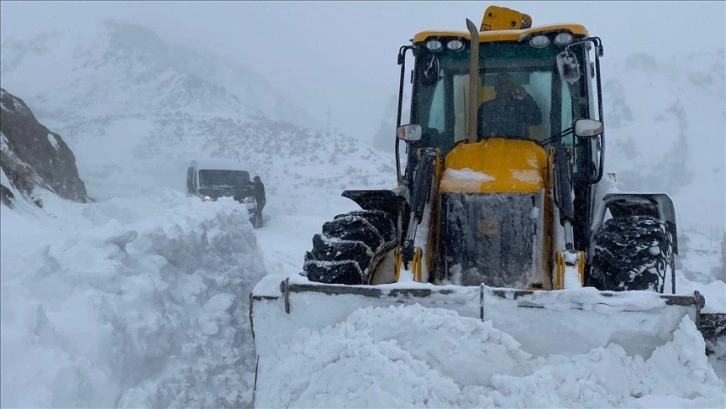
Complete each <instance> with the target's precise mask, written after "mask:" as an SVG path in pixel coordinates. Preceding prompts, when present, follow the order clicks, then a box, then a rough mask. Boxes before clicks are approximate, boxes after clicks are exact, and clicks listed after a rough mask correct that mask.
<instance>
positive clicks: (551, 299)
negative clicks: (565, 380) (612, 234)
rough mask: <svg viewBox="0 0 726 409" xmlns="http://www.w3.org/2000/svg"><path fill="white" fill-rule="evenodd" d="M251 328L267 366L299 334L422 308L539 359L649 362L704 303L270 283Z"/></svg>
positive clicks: (284, 280)
mask: <svg viewBox="0 0 726 409" xmlns="http://www.w3.org/2000/svg"><path fill="white" fill-rule="evenodd" d="M250 298H251V300H250V320H251V325H252V333H253V336H254V340H255V349H256V351H257V355H258V358H259V359H260V365H264V363H265V357H270V356H275V354H276V353H277V352H279V351H277V349H278V348H284V347H285V345H286V344H287V343H289V340H290V339H292V338H294V336H295V333H296V332H297V331H298V330H300V329H302V328H306V329H308V330H313V331H317V330H321V329H322V328H324V327H326V326H328V325H333V324H336V323H340V322H342V321H345V320H346V319H347V317H348V316H349V315H350V314H351V313H352V312H353V311H355V310H356V309H359V308H364V307H376V306H378V307H385V306H389V305H400V304H404V305H408V304H419V305H421V306H424V307H427V308H446V309H451V310H455V311H457V313H458V314H459V315H460V316H463V317H471V318H475V319H481V320H483V321H489V320H491V322H492V325H493V326H494V327H495V328H497V329H499V330H501V331H503V332H506V333H508V334H509V335H511V336H512V337H513V338H514V339H515V340H516V341H518V342H519V343H520V344H521V348H522V350H524V351H526V352H528V353H530V354H532V355H533V356H548V355H563V356H571V355H576V354H582V353H586V352H588V351H590V350H591V349H593V348H597V347H601V346H605V345H607V344H609V343H616V344H619V345H621V346H622V347H623V348H624V349H625V351H626V352H627V353H628V354H630V355H636V354H637V355H641V356H643V357H645V358H647V357H649V356H650V354H651V353H652V352H653V351H654V350H655V348H657V347H658V346H660V345H663V344H665V343H666V342H668V341H670V340H672V339H673V337H672V333H673V331H675V330H676V329H677V328H678V325H679V323H680V321H681V320H682V319H683V317H685V316H689V317H690V318H691V319H692V320H693V321H694V322H695V323H696V325H697V326H698V324H699V323H698V317H699V316H700V308H701V307H702V306H703V303H704V300H703V297H701V296H700V294H698V293H694V295H693V296H683V295H678V296H676V295H662V294H658V293H655V292H651V291H629V292H603V291H597V290H596V289H594V288H579V289H573V290H558V291H522V290H514V289H503V288H491V287H487V286H486V285H481V286H471V287H464V286H447V285H442V286H435V285H432V284H422V283H414V282H407V283H405V284H404V283H397V284H389V285H375V286H351V285H335V284H322V283H316V282H311V281H308V280H307V278H305V277H286V276H273V275H270V276H266V277H264V278H263V279H262V280H261V281H260V282H259V283H258V284H257V286H255V288H254V290H253V292H252V294H251V295H250Z"/></svg>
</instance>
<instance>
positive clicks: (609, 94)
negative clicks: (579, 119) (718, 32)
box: [603, 49, 726, 234]
mask: <svg viewBox="0 0 726 409" xmlns="http://www.w3.org/2000/svg"><path fill="white" fill-rule="evenodd" d="M603 65H604V66H603V71H604V75H605V79H604V85H603V86H604V96H603V97H604V100H605V115H606V116H605V118H606V121H607V122H606V135H607V141H608V142H607V144H608V145H607V151H606V155H607V162H606V170H607V171H611V172H616V173H617V178H618V182H619V184H620V189H621V190H633V191H659V192H666V193H668V194H669V195H671V197H672V198H673V200H674V204H675V206H676V212H677V213H676V215H677V218H678V223H679V228H680V229H689V228H692V229H696V230H698V231H701V232H702V233H704V234H711V232H712V230H714V231H715V232H716V233H717V234H718V233H719V232H723V231H724V229H726V210H724V209H726V202H725V200H726V169H725V166H724V164H725V163H726V157H725V156H724V155H725V154H726V150H725V146H724V143H725V139H724V135H726V108H725V107H726V91H724V90H726V83H725V82H724V81H725V80H726V75H724V72H726V71H724V50H723V49H721V50H717V51H715V52H713V53H709V54H699V55H692V56H690V57H688V58H683V59H675V60H673V59H670V60H667V59H665V58H663V57H659V56H652V55H650V54H645V53H642V54H634V55H630V56H628V57H627V58H623V59H615V58H612V57H610V58H604V59H603Z"/></svg>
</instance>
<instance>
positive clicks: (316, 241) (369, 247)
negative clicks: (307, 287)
mask: <svg viewBox="0 0 726 409" xmlns="http://www.w3.org/2000/svg"><path fill="white" fill-rule="evenodd" d="M397 243H398V240H397V234H396V227H395V225H394V223H393V219H392V217H391V215H389V214H388V213H386V212H383V211H377V210H357V211H352V212H350V213H346V214H342V215H338V216H336V217H335V218H334V219H333V220H331V221H329V222H326V223H325V224H324V225H323V231H322V233H318V234H316V235H314V236H313V248H312V250H311V251H308V252H306V253H305V262H304V264H303V270H304V272H305V275H307V277H308V279H309V280H310V281H317V282H321V283H330V284H349V285H355V284H369V283H370V281H371V279H372V276H373V273H374V271H375V268H376V266H377V265H378V263H379V262H380V261H381V260H382V259H383V258H384V257H385V255H386V254H387V253H388V252H389V251H391V250H393V249H394V248H395V247H396V245H397Z"/></svg>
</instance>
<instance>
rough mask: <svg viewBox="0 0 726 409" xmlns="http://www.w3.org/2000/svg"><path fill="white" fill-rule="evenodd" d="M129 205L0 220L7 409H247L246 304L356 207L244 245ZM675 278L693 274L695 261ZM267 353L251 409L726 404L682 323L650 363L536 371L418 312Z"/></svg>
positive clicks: (240, 238) (170, 208)
mask: <svg viewBox="0 0 726 409" xmlns="http://www.w3.org/2000/svg"><path fill="white" fill-rule="evenodd" d="M138 193H139V194H134V195H133V196H117V197H113V198H109V199H105V200H102V201H99V202H97V203H90V204H76V203H71V202H67V201H63V200H60V199H57V198H55V197H54V196H52V195H50V194H45V195H42V194H41V195H40V196H41V198H42V200H43V202H44V205H45V209H37V208H33V207H32V205H23V206H20V208H19V209H17V210H10V209H8V208H5V207H3V208H2V212H1V213H0V216H1V218H2V220H1V222H2V230H1V231H2V242H1V243H2V259H1V260H2V265H1V271H2V284H1V289H2V306H1V307H2V308H1V311H2V316H1V317H2V331H1V333H2V361H1V368H2V372H1V373H0V377H1V379H2V388H1V392H0V393H1V394H0V397H1V399H2V406H3V407H134V408H137V407H201V406H203V407H243V406H247V405H249V404H250V402H251V401H252V389H253V383H254V368H255V354H254V348H253V343H252V337H251V331H250V325H249V321H248V303H249V299H248V297H249V293H250V291H251V290H252V288H253V286H254V285H255V284H256V283H257V282H258V281H259V280H260V279H261V278H262V277H263V276H264V275H265V274H280V275H290V274H292V275H294V274H296V273H297V272H298V271H300V269H301V265H302V257H303V254H304V252H305V251H306V250H309V246H310V238H311V235H312V233H314V232H317V231H319V229H320V226H321V224H322V223H323V222H324V221H325V220H327V219H329V218H330V217H331V215H334V214H336V212H343V211H345V210H347V209H350V208H354V207H355V205H353V204H352V202H351V203H350V204H348V203H347V202H346V200H347V199H342V198H341V199H339V200H338V199H332V198H330V197H325V195H324V194H321V195H318V197H312V198H311V203H308V206H309V207H314V206H313V205H314V204H317V205H318V207H319V212H317V213H313V212H311V213H310V214H309V215H307V216H304V215H300V214H292V215H287V214H286V213H285V212H284V209H281V208H276V207H275V206H272V207H271V211H270V212H268V217H267V224H266V225H265V227H264V228H262V229H258V230H254V229H252V227H251V225H250V224H249V222H248V220H247V217H246V215H245V211H244V209H242V208H241V207H240V206H239V205H238V204H237V203H235V202H233V201H232V200H224V199H223V200H219V201H217V202H214V203H203V202H201V201H199V200H198V199H196V198H190V197H186V195H185V194H184V193H182V192H180V191H177V190H174V189H161V190H159V189H155V190H149V191H143V192H138ZM274 201H275V198H274V197H270V198H269V202H271V203H274ZM690 244H691V247H693V248H694V249H696V248H697V249H700V250H702V249H701V247H699V246H700V245H703V244H704V243H696V242H694V240H691V243H690ZM693 254H698V253H695V252H694V253H693ZM711 262H713V260H711V259H709V258H704V259H703V263H700V264H701V267H702V270H703V271H706V270H708V269H710V268H712V265H711V264H710V263H711ZM686 264H687V266H688V270H689V271H690V270H696V269H698V265H699V258H698V256H696V257H694V258H690V259H688V261H687V263H686ZM701 278H705V277H701ZM679 282H680V284H681V288H682V289H683V291H691V290H692V289H699V290H702V291H703V290H704V288H705V291H704V293H706V296H707V297H709V307H710V308H712V309H715V310H718V309H721V308H722V307H723V305H721V306H719V305H718V304H714V301H713V299H712V298H713V297H711V295H713V294H716V295H718V293H719V292H721V293H723V291H724V288H726V286H724V283H723V282H722V281H718V282H715V283H712V284H710V285H708V286H706V285H705V284H706V283H703V282H695V281H688V279H687V278H686V277H681V279H680V281H679ZM720 302H723V301H718V302H717V303H720ZM721 310H722V311H724V310H726V308H724V309H721ZM321 313H322V311H321ZM402 323H405V325H402ZM591 330H592V328H590V329H588V328H582V331H583V332H585V333H586V332H588V331H591ZM275 347H276V348H278V349H277V351H278V354H277V355H276V356H275V359H274V360H273V361H275V362H273V363H274V364H273V363H270V362H268V365H267V367H266V369H267V371H266V373H265V376H264V380H265V381H266V382H265V383H264V384H262V383H260V384H259V385H258V390H257V392H256V396H255V399H256V404H257V406H258V407H343V406H346V407H488V406H496V407H525V406H527V407H645V408H664V407H674V408H675V407H709V408H722V407H724V405H725V404H726V402H725V401H724V382H723V380H722V379H720V378H719V374H718V373H717V372H716V371H719V372H721V373H720V377H721V378H723V377H724V376H723V370H724V366H723V362H717V361H715V360H713V359H711V360H710V361H709V359H708V358H707V357H706V356H705V355H704V354H703V353H702V351H703V348H704V343H703V339H702V338H701V337H700V334H699V333H698V331H697V330H696V327H695V325H694V324H693V322H692V321H691V320H690V319H688V318H686V319H684V320H683V321H682V322H680V325H679V326H678V329H677V330H676V331H675V332H674V334H673V339H672V341H669V342H666V343H665V344H663V345H662V346H660V347H659V348H657V349H656V350H655V352H653V353H652V355H650V356H648V357H641V356H638V355H632V354H631V355H628V354H627V353H626V351H625V350H624V349H623V348H622V347H621V346H620V345H617V344H609V345H606V346H603V347H598V348H595V349H593V350H590V351H588V352H586V353H581V354H576V355H574V356H556V355H553V356H548V357H541V356H533V355H531V354H529V353H527V352H526V351H525V350H524V349H523V348H522V347H521V346H520V345H519V343H517V342H516V341H515V340H514V339H513V338H511V337H510V336H509V335H508V334H506V333H504V332H502V331H500V330H498V329H496V328H495V327H493V326H492V324H491V322H482V321H480V320H478V319H476V318H471V317H466V316H463V315H460V314H458V313H457V312H455V311H453V310H446V309H435V308H424V307H421V306H418V305H412V306H393V305H391V306H387V307H385V306H384V307H374V306H371V307H366V308H363V309H360V310H358V311H356V312H354V313H353V314H352V315H350V317H348V318H347V319H346V320H343V321H342V322H340V323H338V324H336V325H333V326H327V327H324V328H320V329H304V328H303V329H301V330H299V331H297V332H295V333H294V334H293V335H292V336H290V337H289V338H288V339H287V340H286V342H283V343H281V344H280V345H276V346H275ZM715 370H716V371H715ZM262 380H263V378H261V379H260V381H262ZM270 380H272V381H270Z"/></svg>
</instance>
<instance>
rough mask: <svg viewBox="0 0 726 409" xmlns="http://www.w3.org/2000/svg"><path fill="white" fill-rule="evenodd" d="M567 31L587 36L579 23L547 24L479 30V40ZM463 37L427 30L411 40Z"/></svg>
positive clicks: (515, 38) (463, 33)
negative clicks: (518, 28) (520, 27)
mask: <svg viewBox="0 0 726 409" xmlns="http://www.w3.org/2000/svg"><path fill="white" fill-rule="evenodd" d="M559 32H569V33H571V34H572V35H574V36H585V37H586V36H587V35H588V33H587V29H586V28H585V27H584V26H582V25H580V24H549V25H542V26H537V27H530V28H527V29H522V30H494V31H480V32H479V42H480V43H486V42H498V41H521V40H523V39H525V38H527V37H529V36H532V35H537V34H548V33H559ZM442 37H444V38H447V37H449V38H463V39H465V40H471V36H470V35H469V32H468V31H440V30H427V31H421V32H419V33H417V34H416V35H415V36H414V37H413V39H412V40H411V41H412V42H413V43H414V44H415V43H421V42H424V41H426V40H428V39H429V38H442Z"/></svg>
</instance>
